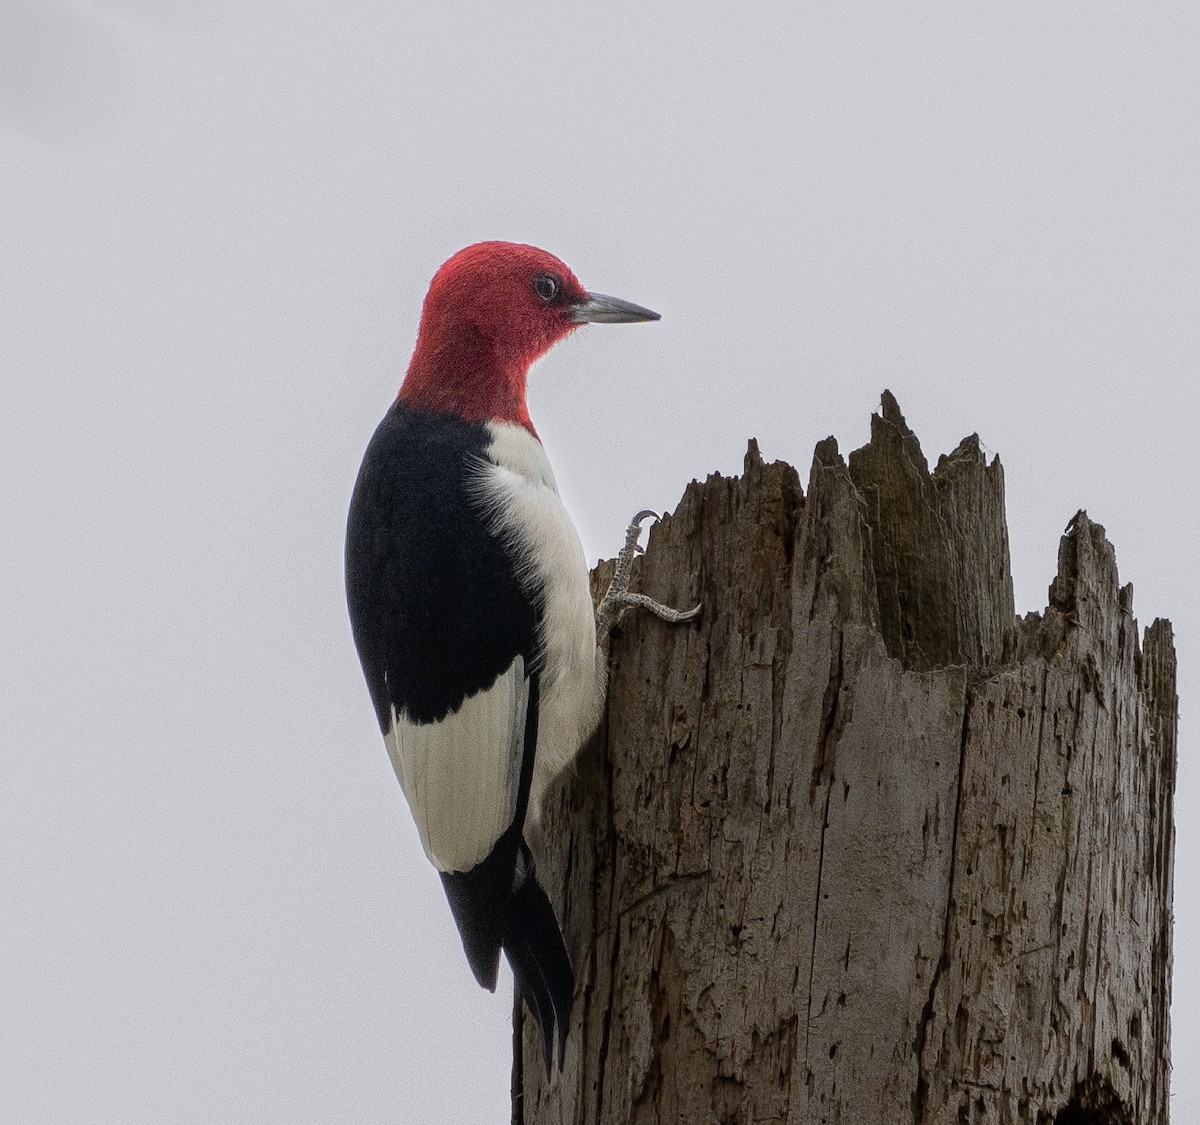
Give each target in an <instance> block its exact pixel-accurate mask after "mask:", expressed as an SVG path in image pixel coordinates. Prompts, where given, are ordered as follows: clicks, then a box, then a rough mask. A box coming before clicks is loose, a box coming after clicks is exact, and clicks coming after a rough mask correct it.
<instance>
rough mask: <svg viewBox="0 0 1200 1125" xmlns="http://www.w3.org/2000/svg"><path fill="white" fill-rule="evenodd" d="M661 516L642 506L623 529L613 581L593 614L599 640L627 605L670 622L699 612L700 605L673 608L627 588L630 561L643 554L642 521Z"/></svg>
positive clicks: (630, 566)
mask: <svg viewBox="0 0 1200 1125" xmlns="http://www.w3.org/2000/svg"><path fill="white" fill-rule="evenodd" d="M660 518H661V517H660V516H659V514H658V513H657V512H655V511H654V510H653V509H651V508H643V509H642V510H641V511H640V512H638V514H637V515H636V516H634V517H633V519H632V520H630V521H629V526H628V527H627V528H626V529H625V546H624V547H622V548H621V550H620V552H619V553H618V554H617V564H616V566H615V567H614V569H613V578H612V582H611V583H610V584H609V587H608V592H607V593H606V594H605V595H604V598H603V600H602V601H601V602H600V610H599V612H598V613H597V614H596V640H597V641H602V640H603V639H604V638H605V637H606V636H607V635H608V632H609V630H610V629H611V628H612V627H613V625H614V624H615V623H616V620H617V618H618V617H619V616H620V614H621V611H622V610H623V609H625V608H626V607H627V606H638V607H640V608H641V609H646V610H649V611H650V612H651V613H653V614H654V615H655V616H656V617H659V618H661V619H662V620H663V621H667V622H670V623H672V624H680V623H682V622H685V621H692V620H693V619H695V618H696V617H698V616H699V615H700V609H701V607H700V606H695V607H693V608H692V609H686V610H680V609H673V608H672V607H671V606H667V605H663V604H662V603H661V602H656V601H655V600H654V599H653V598H651V597H648V596H647V595H646V594H634V593H631V592H630V590H629V579H630V575H631V573H632V570H633V560H634V559H635V558H636V557H637V556H638V555H641V554H644V553H645V549H644V548H643V547H642V545H641V543H640V542H639V540H640V539H641V535H642V524H643V523H645V521H646V520H648V519H652V520H654V522H655V523H657V522H658V521H659V519H660Z"/></svg>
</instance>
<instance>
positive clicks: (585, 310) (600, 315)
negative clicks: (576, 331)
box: [571, 293, 662, 324]
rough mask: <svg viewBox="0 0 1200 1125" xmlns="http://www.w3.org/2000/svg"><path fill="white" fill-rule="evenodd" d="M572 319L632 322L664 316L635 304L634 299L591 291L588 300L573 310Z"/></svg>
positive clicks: (596, 321) (613, 322) (657, 318)
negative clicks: (623, 299)
mask: <svg viewBox="0 0 1200 1125" xmlns="http://www.w3.org/2000/svg"><path fill="white" fill-rule="evenodd" d="M571 319H572V320H574V321H575V323H576V324H630V323H633V322H635V321H639V320H661V319H662V318H661V317H660V316H659V315H658V313H656V312H651V311H650V310H649V309H644V308H642V306H641V305H635V304H634V303H633V302H632V301H622V300H621V298H620V297H606V296H605V295H604V294H603V293H589V294H588V297H587V300H586V301H584V302H583V303H582V304H579V305H576V306H575V307H574V308H573V309H572V310H571Z"/></svg>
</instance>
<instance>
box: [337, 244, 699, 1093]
mask: <svg viewBox="0 0 1200 1125" xmlns="http://www.w3.org/2000/svg"><path fill="white" fill-rule="evenodd" d="M657 319H658V314H657V313H653V312H650V311H649V310H648V309H644V308H641V307H639V306H638V305H634V304H630V303H629V302H627V301H622V300H618V299H617V298H615V297H604V296H601V295H599V294H595V293H588V292H587V291H586V290H585V289H584V288H583V286H582V285H581V284H580V283H579V281H578V279H577V278H576V277H575V275H574V274H573V273H572V272H571V271H570V270H569V269H568V268H567V267H566V266H565V265H564V264H563V263H562V262H560V261H559V260H558V259H557V258H555V257H554V256H553V255H551V254H548V253H546V252H545V251H543V250H538V249H536V248H534V247H532V246H521V245H514V244H512V243H506V242H482V243H479V244H478V245H476V246H470V247H468V248H467V249H465V250H462V251H460V252H459V253H457V254H455V255H454V256H453V257H452V258H451V259H450V260H449V261H447V262H446V263H445V265H443V266H442V267H441V269H439V270H438V272H437V274H436V275H435V276H434V278H433V282H432V284H431V285H430V287H429V294H428V296H427V297H426V298H425V306H424V310H423V312H422V315H421V328H420V332H419V334H418V337H417V346H416V350H415V352H414V353H413V357H412V362H411V363H410V365H409V368H408V374H407V376H406V378H405V380H404V384H403V386H402V387H401V388H400V393H399V396H398V397H397V399H396V402H395V404H394V405H393V406H392V408H391V410H389V411H388V413H387V415H386V416H385V417H384V419H383V421H382V422H381V423H380V424H379V428H378V429H377V430H376V431H375V436H374V437H373V438H372V439H371V443H370V445H369V447H368V448H367V452H366V456H365V457H364V459H363V463H362V468H361V469H360V470H359V474H358V481H357V483H356V484H355V487H354V497H353V500H352V501H351V505H350V518H349V523H348V527H347V533H346V590H347V599H348V602H349V607H350V619H351V623H352V626H353V630H354V640H355V644H356V645H357V647H358V654H359V658H360V660H361V661H362V666H363V673H364V674H365V676H366V680H367V686H368V688H369V690H370V693H371V698H372V700H373V701H374V704H375V711H376V715H377V716H378V719H379V725H380V727H381V729H382V730H383V735H384V739H385V742H386V744H387V748H388V753H389V754H390V756H391V759H392V764H393V766H394V767H395V770H396V774H397V776H398V777H399V779H400V784H401V786H402V788H403V790H404V794H405V796H406V797H407V798H408V803H409V806H410V807H411V809H412V814H413V818H414V820H415V821H416V824H417V830H418V832H419V833H420V837H421V843H422V844H423V845H424V848H425V853H426V855H428V857H429V859H430V860H431V861H432V862H433V864H434V866H435V867H436V868H437V869H438V871H439V872H440V873H441V877H442V883H443V886H444V887H445V891H446V896H447V898H448V899H449V901H450V908H451V910H452V912H453V914H454V920H455V922H456V923H457V925H458V929H459V933H460V934H461V935H462V942H463V947H464V948H465V950H466V954H467V960H468V961H469V962H470V965H471V968H472V970H473V971H474V973H475V976H476V978H477V979H478V981H479V983H480V984H481V985H483V986H484V987H485V988H487V989H491V990H494V989H495V987H496V976H497V972H498V969H499V959H500V951H501V949H503V950H504V952H505V954H506V955H507V957H508V960H509V963H510V964H511V965H512V969H513V975H514V977H515V978H516V982H517V986H518V988H519V990H520V993H521V995H522V996H523V997H524V999H525V1001H526V1003H528V1005H529V1007H530V1009H531V1010H532V1012H533V1014H534V1016H535V1017H536V1018H537V1021H538V1024H539V1026H540V1028H541V1032H542V1040H543V1047H544V1052H545V1059H546V1067H547V1070H548V1071H549V1069H550V1067H551V1060H552V1057H553V1045H554V1040H555V1037H556V1032H557V1039H558V1049H559V1063H560V1065H561V1063H562V1055H563V1050H564V1048H565V1044H566V1034H567V1027H568V1024H569V1021H570V1016H571V1005H572V999H573V993H574V974H573V972H572V969H571V961H570V958H569V957H568V955H567V950H566V947H565V945H564V943H563V938H562V933H561V931H560V928H559V924H558V920H557V918H556V917H555V914H554V910H553V908H552V907H551V905H550V902H549V900H548V898H547V897H546V892H545V891H544V890H543V889H542V887H541V885H540V884H539V882H538V878H537V872H536V869H535V866H534V857H533V854H532V852H531V850H530V847H529V844H528V843H527V841H526V839H525V827H526V819H527V815H532V816H533V817H536V816H537V815H538V809H539V803H540V800H541V796H542V794H543V793H544V791H545V788H546V786H547V784H548V783H549V781H550V780H551V779H552V778H553V777H554V776H555V775H556V774H557V773H558V772H559V771H560V770H561V769H562V768H563V767H564V766H565V765H566V764H567V763H568V762H570V760H571V758H572V757H573V755H574V754H575V753H576V752H577V751H578V749H579V748H580V746H581V745H582V744H583V742H584V741H585V740H586V739H587V737H588V736H589V735H590V734H591V733H592V731H593V730H594V729H595V727H596V725H597V722H598V720H599V715H600V709H601V706H602V703H603V696H604V666H603V661H602V660H601V659H600V657H599V655H598V651H597V645H596V638H597V626H596V621H595V618H594V617H593V611H592V600H591V596H590V593H589V588H588V568H587V563H586V561H585V559H584V555H583V548H582V546H581V545H580V541H579V536H578V534H577V533H576V531H575V528H574V526H573V524H572V523H571V519H570V517H569V516H568V515H567V511H566V509H565V508H564V507H563V504H562V501H561V500H560V499H559V496H558V489H557V486H556V485H555V482H554V473H553V472H552V471H551V468H550V463H549V461H548V460H547V458H546V454H545V452H544V450H543V449H542V444H541V442H540V441H539V440H538V436H537V431H536V430H535V429H534V428H533V423H532V422H531V421H530V418H529V410H528V408H527V406H526V402H525V382H526V375H527V374H528V371H529V367H530V364H532V363H533V361H534V360H536V359H537V358H538V357H539V356H541V355H543V354H544V353H545V352H546V351H548V350H549V349H550V348H551V347H552V346H553V345H554V344H555V343H557V342H558V341H559V340H561V339H563V337H565V336H567V335H568V334H570V333H571V332H573V331H574V330H575V329H576V328H578V327H579V326H580V325H581V324H585V323H588V322H601V323H620V322H624V321H646V320H657ZM644 514H645V513H643V515H644ZM635 525H636V521H635ZM631 535H632V544H633V546H632V548H630V546H629V544H628V543H627V549H626V551H625V552H624V569H623V579H622V584H619V585H618V588H617V589H616V590H614V591H612V592H610V596H609V598H608V599H606V607H605V609H604V611H603V613H602V621H603V627H604V628H607V625H608V623H609V622H610V621H611V619H612V617H613V616H614V611H615V610H616V609H617V608H619V607H620V606H622V605H625V604H640V605H646V599H643V598H641V597H640V596H639V595H633V594H627V593H626V592H625V591H624V589H623V584H624V583H625V582H627V576H628V562H629V560H630V558H631V556H632V550H633V549H636V526H635V528H632V529H631ZM648 608H650V609H653V610H655V611H656V612H660V613H662V615H663V616H665V617H667V618H668V619H669V620H681V619H685V618H686V617H688V616H690V615H689V614H677V613H675V612H674V611H669V610H665V607H659V606H656V605H655V604H654V603H650V604H649V606H648ZM693 612H695V611H693Z"/></svg>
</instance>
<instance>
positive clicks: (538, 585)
mask: <svg viewBox="0 0 1200 1125" xmlns="http://www.w3.org/2000/svg"><path fill="white" fill-rule="evenodd" d="M487 428H488V430H489V432H490V433H491V437H492V440H491V443H490V445H489V447H488V449H487V457H488V460H487V462H485V463H484V464H483V466H482V468H481V471H480V475H479V479H478V482H477V488H478V496H479V499H480V502H481V504H482V505H483V508H484V511H485V512H486V513H487V514H488V515H489V517H490V518H491V519H492V521H493V524H492V526H493V529H494V530H495V532H496V533H497V534H498V535H501V536H503V537H504V539H505V541H506V543H507V544H508V546H509V548H510V550H512V552H513V554H514V556H515V558H516V559H517V565H518V577H519V578H520V580H521V581H522V583H523V584H524V586H525V589H526V591H527V592H528V593H530V594H531V595H535V596H536V595H538V594H539V593H540V595H541V597H542V599H543V603H542V604H543V617H542V626H541V637H540V638H539V639H540V641H541V648H542V653H543V658H542V663H541V666H540V667H539V669H538V671H539V673H540V676H541V682H540V688H541V701H540V705H539V720H538V742H537V755H536V757H535V759H534V770H533V786H532V789H531V791H530V798H529V812H530V815H531V816H532V817H533V818H534V819H535V820H536V819H537V817H538V816H539V814H540V810H541V799H542V795H543V793H544V792H545V789H546V787H547V786H548V785H549V783H550V782H551V781H552V780H553V779H554V777H555V776H556V775H557V774H558V773H560V772H561V771H562V770H563V769H564V768H566V766H568V765H569V764H570V762H571V760H572V759H573V758H574V756H575V754H576V753H577V752H578V751H579V748H580V747H581V746H582V745H583V743H584V742H585V741H586V740H587V738H588V737H589V736H590V735H591V733H592V731H594V730H595V729H596V724H597V723H598V722H599V720H600V709H601V706H602V703H603V699H604V668H603V665H602V663H601V662H600V661H599V660H598V659H597V650H596V621H595V616H594V613H593V609H592V596H591V590H590V588H589V585H588V567H587V560H586V558H585V557H584V554H583V544H582V543H581V542H580V540H579V533H578V532H577V531H576V530H575V525H574V524H573V523H572V522H571V517H570V516H569V515H568V514H567V510H566V508H565V507H563V502H562V500H561V499H560V498H559V495H558V485H557V483H556V482H555V479H554V471H553V470H552V469H551V468H550V461H549V459H548V458H547V457H546V451H545V450H544V449H543V448H542V443H541V442H540V441H538V440H537V438H535V437H534V436H533V435H532V434H531V433H530V432H529V431H528V430H526V429H525V428H524V427H523V426H514V425H510V424H508V423H505V422H489V423H487Z"/></svg>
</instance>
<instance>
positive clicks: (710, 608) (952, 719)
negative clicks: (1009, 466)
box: [513, 394, 1177, 1125]
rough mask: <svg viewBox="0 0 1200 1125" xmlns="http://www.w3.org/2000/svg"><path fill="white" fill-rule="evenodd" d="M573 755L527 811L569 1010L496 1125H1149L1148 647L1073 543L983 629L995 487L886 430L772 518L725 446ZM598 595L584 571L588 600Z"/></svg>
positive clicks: (662, 533)
mask: <svg viewBox="0 0 1200 1125" xmlns="http://www.w3.org/2000/svg"><path fill="white" fill-rule="evenodd" d="M637 575H638V581H639V582H640V588H641V589H642V590H643V591H644V592H646V593H648V594H650V595H652V596H653V597H655V598H658V599H660V600H662V601H665V602H667V603H670V604H678V605H691V604H694V602H695V601H696V599H697V596H699V598H700V600H702V602H703V604H704V616H703V618H702V620H701V621H700V623H699V624H698V625H696V626H691V627H686V628H683V627H673V626H669V625H666V624H664V623H662V622H660V621H658V620H656V619H654V618H652V617H650V616H648V615H645V614H632V613H631V614H627V615H626V617H625V618H624V620H623V622H622V624H621V626H620V630H619V632H618V633H617V634H615V635H614V637H613V639H612V643H611V651H610V666H611V674H610V686H609V696H608V706H607V715H606V720H605V723H604V725H603V727H602V729H601V731H600V733H599V735H598V736H597V738H596V739H595V740H594V741H593V743H592V745H590V746H589V747H588V749H587V750H586V751H585V752H584V754H583V755H582V757H581V759H580V761H579V765H578V768H577V769H576V770H574V771H572V772H571V774H570V775H568V776H566V777H564V778H563V779H561V780H560V781H559V782H558V784H557V785H556V787H555V788H554V789H553V790H552V791H551V794H550V797H549V800H548V803H547V809H546V817H545V823H546V833H545V840H544V841H543V842H542V848H543V852H544V858H543V859H542V860H541V869H542V877H543V881H544V882H545V884H546V885H547V887H548V888H549V889H550V893H551V897H552V898H554V899H555V904H556V907H557V908H558V909H559V910H560V911H561V915H562V917H563V919H564V926H565V930H566V934H567V941H568V947H569V948H570V950H571V953H572V957H573V959H574V961H575V966H576V971H577V976H578V984H577V991H576V1013H575V1017H574V1022H573V1026H572V1028H571V1032H570V1039H569V1042H568V1047H567V1053H566V1062H565V1067H564V1069H563V1071H562V1073H561V1074H559V1075H556V1076H555V1077H554V1078H553V1079H551V1080H549V1081H547V1079H546V1077H545V1075H544V1073H543V1072H542V1067H541V1060H540V1054H539V1051H538V1048H537V1042H536V1028H535V1027H534V1026H533V1024H532V1021H530V1020H528V1019H527V1017H525V1016H524V1014H523V1012H522V1011H521V1009H520V1008H519V1006H518V1008H517V1010H516V1017H515V1027H514V1069H513V1121H514V1122H516V1123H520V1125H549V1123H555V1125H559V1123H568V1122H570V1123H579V1125H585V1123H586V1125H601V1123H618V1122H619V1123H625V1122H633V1123H639V1125H641V1123H645V1125H650V1123H668V1122H669V1123H672V1125H674V1123H677V1122H689V1123H691V1122H695V1123H704V1122H714V1123H722V1125H725V1123H730V1125H732V1123H741V1122H746V1123H751V1122H779V1123H784V1122H788V1123H793V1122H794V1123H802V1122H803V1123H808V1122H829V1123H833V1122H847V1123H859V1122H862V1123H871V1125H874V1123H876V1122H888V1123H891V1122H905V1123H907V1122H912V1123H913V1125H926V1123H942V1122H945V1123H954V1125H960V1123H963V1122H970V1123H976V1122H979V1123H1002V1122H1003V1123H1008V1122H1030V1123H1036V1125H1042V1123H1050V1122H1053V1123H1054V1125H1072V1123H1076V1125H1078V1123H1081V1122H1086V1123H1091V1125H1107V1123H1108V1122H1110V1121H1111V1122H1118V1121H1119V1122H1125V1121H1134V1122H1139V1123H1142V1122H1145V1123H1154V1125H1160V1123H1162V1125H1165V1122H1166V1121H1167V1097H1168V1072H1169V1062H1168V1039H1169V1025H1168V1008H1169V999H1170V997H1169V992H1170V968H1171V893H1172V885H1171V872H1172V858H1173V828H1172V820H1171V800H1172V793H1173V788H1174V769H1175V728H1176V713H1177V705H1176V698H1175V664H1174V649H1173V646H1172V641H1171V630H1170V625H1169V623H1167V622H1165V621H1158V622H1155V623H1154V625H1152V626H1151V627H1150V628H1149V629H1148V630H1147V631H1146V634H1145V638H1144V641H1143V642H1142V644H1141V646H1140V647H1139V638H1138V633H1137V626H1136V623H1135V621H1134V619H1133V616H1132V604H1131V602H1132V594H1131V591H1130V589H1129V587H1124V588H1121V587H1120V586H1119V585H1118V581H1117V572H1116V563H1115V558H1114V554H1113V550H1112V548H1111V547H1110V546H1109V544H1108V543H1107V541H1106V540H1105V538H1104V532H1103V529H1102V528H1100V527H1099V526H1098V525H1096V524H1093V523H1091V522H1090V521H1089V520H1088V518H1087V516H1086V515H1085V514H1083V513H1080V514H1079V515H1077V516H1076V517H1075V518H1074V520H1072V522H1071V524H1070V526H1069V527H1068V529H1067V532H1066V534H1065V535H1064V537H1063V540H1062V544H1061V547H1060V551H1059V568H1058V575H1057V577H1056V578H1055V579H1054V582H1053V584H1052V585H1051V588H1050V601H1049V605H1048V607H1047V609H1046V610H1045V612H1044V613H1042V614H1040V615H1033V614H1031V615H1029V617H1027V618H1026V619H1025V620H1023V621H1018V620H1017V618H1016V617H1015V615H1014V612H1013V597H1012V583H1011V579H1010V575H1009V562H1008V544H1007V533H1006V530H1005V521H1004V497H1003V475H1002V471H1001V469H1000V465H999V462H998V461H992V462H991V463H990V464H989V463H988V462H987V460H986V458H985V457H984V456H983V454H982V452H981V451H980V448H979V444H978V441H977V440H976V439H974V438H970V439H967V440H966V441H964V442H963V443H962V444H961V445H960V446H959V447H958V449H956V450H955V451H954V452H953V453H952V454H950V455H949V456H948V457H943V458H942V459H941V460H940V462H939V464H938V466H937V468H936V469H935V470H934V471H933V472H932V473H931V472H930V471H929V469H928V467H927V464H926V461H925V459H924V457H923V455H922V454H921V451H920V447H919V445H918V443H917V440H916V438H915V437H914V436H913V435H912V433H911V432H910V431H909V430H908V428H907V426H906V425H905V423H904V419H903V417H902V416H901V414H900V410H899V407H898V406H897V404H896V403H895V400H894V399H892V397H891V396H890V395H888V394H885V396H884V403H883V408H882V410H881V413H880V414H879V415H877V416H876V417H875V418H874V420H873V427H872V440H871V443H870V444H869V445H868V446H867V447H865V448H864V449H862V450H858V451H856V452H855V453H853V454H851V456H850V458H849V464H847V463H846V461H844V460H843V459H842V457H841V456H840V455H839V453H838V449H837V445H836V443H835V442H834V441H833V439H827V440H826V441H824V442H822V443H821V444H820V445H819V446H818V447H817V449H816V452H815V455H814V459H813V464H812V469H811V473H810V479H809V487H808V493H807V496H805V495H804V494H803V492H802V490H801V486H800V481H799V478H798V475H797V474H796V472H795V470H794V469H792V468H791V467H790V466H788V465H785V464H782V463H778V462H777V463H774V464H766V463H764V462H763V460H762V458H761V457H760V456H759V454H758V450H757V446H756V445H755V444H754V443H753V442H752V443H751V446H750V450H749V452H748V453H747V456H746V465H745V472H744V474H743V476H741V477H740V478H737V479H726V478H723V477H720V476H715V475H714V476H712V477H710V478H709V479H708V480H707V481H705V482H704V483H703V484H698V483H693V484H692V485H691V486H689V488H688V489H687V491H686V492H685V494H684V497H683V499H682V501H681V503H680V505H679V507H678V509H677V510H676V511H675V513H674V514H673V515H671V516H670V517H668V518H666V519H664V520H663V522H662V523H660V524H658V525H657V526H656V527H655V528H654V531H653V534H652V537H651V543H650V548H649V550H648V552H647V554H646V556H645V557H644V559H642V560H641V561H640V565H639V569H638V572H637ZM594 578H595V583H596V589H597V591H598V592H599V591H601V590H602V589H603V586H604V584H605V583H606V579H607V564H605V565H602V566H601V567H599V568H598V571H597V574H596V575H595V576H594Z"/></svg>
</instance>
